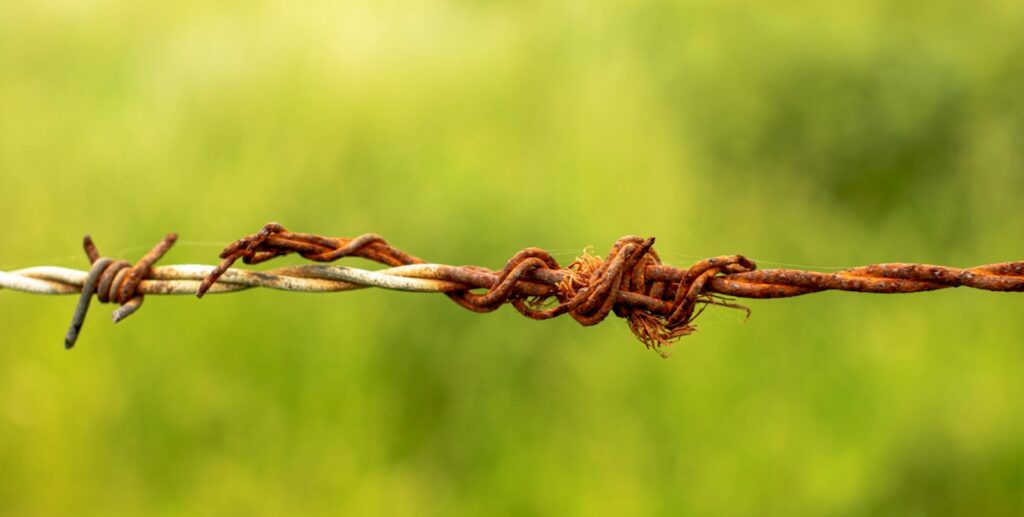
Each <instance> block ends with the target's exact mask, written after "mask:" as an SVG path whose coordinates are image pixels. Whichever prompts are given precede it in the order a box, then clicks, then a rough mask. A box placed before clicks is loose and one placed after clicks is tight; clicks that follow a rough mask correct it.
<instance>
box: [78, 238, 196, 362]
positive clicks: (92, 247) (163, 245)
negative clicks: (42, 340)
mask: <svg viewBox="0 0 1024 517" xmlns="http://www.w3.org/2000/svg"><path fill="white" fill-rule="evenodd" d="M177 240H178V235H177V234H175V233H169V234H167V236H166V237H164V239H163V240H162V241H160V242H159V243H157V245H156V246H154V247H153V249H151V250H149V253H146V254H145V255H144V256H143V257H142V258H141V259H139V262H138V263H136V264H135V265H134V266H132V265H131V264H129V263H128V262H126V261H124V260H113V259H109V258H106V257H101V256H100V253H99V251H97V249H96V244H95V243H93V241H92V237H90V236H88V235H86V236H85V238H84V239H83V243H82V245H83V247H84V248H85V254H86V255H87V256H88V257H89V262H90V263H91V264H92V268H91V269H89V276H88V278H87V279H86V281H85V283H84V284H83V285H82V295H81V296H80V297H79V300H78V306H77V307H76V308H75V313H74V315H73V316H72V317H71V326H70V327H68V333H67V336H65V338H64V348H66V349H70V348H71V347H73V346H75V341H77V340H78V334H79V333H80V332H81V331H82V325H83V324H84V323H85V315H86V313H87V312H88V310H89V302H90V301H91V300H92V295H93V293H96V298H97V299H99V301H100V303H107V302H115V303H118V304H120V307H118V308H117V309H116V310H115V311H114V316H113V319H114V323H117V322H119V321H121V320H123V319H125V318H127V317H128V316H131V315H132V314H134V313H135V311H137V310H139V307H141V306H142V300H143V297H142V296H143V295H142V294H140V293H138V292H137V290H138V287H139V283H140V282H141V281H142V277H143V276H145V275H147V274H148V273H149V268H150V267H152V266H153V264H155V263H156V261H158V260H160V258H161V257H163V256H164V254H165V253H167V251H168V250H170V249H171V246H173V245H174V242H175V241H177Z"/></svg>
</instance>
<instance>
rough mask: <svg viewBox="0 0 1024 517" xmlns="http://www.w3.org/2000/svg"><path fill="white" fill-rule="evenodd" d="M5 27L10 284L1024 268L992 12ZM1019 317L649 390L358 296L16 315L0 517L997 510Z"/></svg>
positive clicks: (970, 321) (531, 334) (809, 350)
mask: <svg viewBox="0 0 1024 517" xmlns="http://www.w3.org/2000/svg"><path fill="white" fill-rule="evenodd" d="M0 11H2V12H0V110H2V113H3V116H2V117H0V204H2V206H3V207H4V208H5V210H6V217H7V220H8V221H9V231H8V235H7V238H6V239H5V243H4V244H3V245H2V246H0V264H3V265H4V268H5V269H12V268H13V267H20V266H25V265H34V264H39V263H44V262H45V263H56V264H58V265H69V266H82V265H84V260H85V259H84V256H79V255H77V249H78V245H79V242H80V238H81V235H82V234H83V233H86V232H89V233H92V234H93V235H94V237H95V238H96V240H97V242H98V244H99V246H100V249H101V251H104V252H105V253H107V254H110V255H117V256H121V255H122V254H124V255H125V257H124V258H129V259H133V258H135V257H137V256H138V254H139V253H141V252H142V250H144V249H145V248H146V247H148V246H149V245H150V244H151V243H152V242H155V241H156V240H157V239H158V238H159V237H160V236H162V235H163V234H164V233H165V232H167V231H169V230H175V231H178V232H179V233H180V234H181V235H182V239H183V243H182V244H183V245H181V246H178V247H177V248H175V249H174V250H173V251H172V252H171V254H170V256H168V258H167V262H168V263H171V262H176V263H177V262H194V263H209V262H211V261H212V260H213V258H214V257H215V255H216V252H217V247H216V246H214V245H211V244H210V243H226V242H228V241H230V240H233V239H235V238H237V237H239V236H241V235H242V234H245V233H249V232H252V231H255V230H256V229H258V228H259V227H260V225H262V224H263V223H265V222H267V221H270V220H278V221H280V222H282V223H284V224H285V225H287V226H288V227H289V228H293V229H295V230H299V231H309V232H318V233H325V234H332V235H354V234H359V233H364V232H376V233H380V234H382V235H384V236H385V237H387V238H388V239H389V240H390V241H391V242H393V243H394V244H395V245H397V246H399V247H401V248H403V249H407V250H409V251H410V252H412V253H415V254H417V255H419V256H422V257H424V258H427V259H429V260H434V261H438V262H449V263H456V264H464V263H474V264H480V265H486V266H491V267H498V266H500V265H501V264H503V263H504V261H505V260H507V258H508V257H509V256H510V254H512V253H513V252H515V251H516V250H518V249H520V248H522V247H525V246H541V247H545V248H549V249H557V250H560V252H561V253H562V254H564V255H560V259H562V258H564V260H565V261H568V260H570V259H571V258H572V256H573V255H574V254H575V253H577V250H581V249H582V248H583V247H584V246H587V245H594V246H595V251H596V252H597V253H604V251H605V249H606V247H607V246H608V245H610V244H611V243H612V242H613V241H614V240H615V239H616V238H617V237H619V236H621V235H624V234H631V233H636V234H641V235H655V236H657V237H658V249H659V250H660V251H661V252H662V253H663V256H665V257H666V258H667V259H668V260H669V261H670V262H672V263H674V264H678V265H685V264H687V263H688V262H690V261H692V260H694V259H696V258H698V257H704V256H708V255H716V254H721V253H736V252H740V253H744V254H747V255H748V256H751V257H753V258H755V259H757V260H759V261H761V262H762V263H763V264H767V265H771V263H784V264H807V265H810V266H812V267H815V268H831V267H841V266H851V265H858V264H863V263H870V262H882V261H894V260H900V261H922V262H932V263H944V264H951V265H974V264H981V263H988V262H994V261H1001V260H1012V259H1020V258H1022V257H1024V253H1022V250H1021V248H1020V245H1019V242H1018V239H1015V238H1014V236H1017V235H1020V234H1021V230H1022V223H1021V219H1020V218H1019V217H1015V214H1016V213H1018V212H1019V204H1020V192H1022V191H1024V175H1021V173H1020V171H1021V167H1022V165H1024V160H1022V154H1021V151H1020V150H1021V149H1022V144H1024V104H1022V103H1021V97H1020V95H1019V93H1018V92H1019V91H1021V89H1022V86H1024V68H1022V65H1021V63H1024V61H1022V60H1021V59H1020V58H1021V56H1022V49H1024V38H1022V37H1021V36H1020V35H1019V30H1017V29H1018V28H1019V27H1020V24H1021V22H1022V21H1024V20H1022V18H1024V9H1022V7H1021V5H1020V4H1019V3H1016V2H995V3H989V4H986V5H985V7H984V8H979V7H978V6H976V5H975V4H971V3H967V2H954V3H951V4H944V5H943V6H937V5H933V4H931V3H925V2H910V3H901V4H900V5H898V6H893V5H890V3H886V2H861V3H856V4H849V5H843V6H839V5H833V4H821V5H811V4H808V3H798V2H788V3H783V4H778V3H775V4H771V5H769V4H758V3H753V2H738V1H737V2H724V3H715V4H697V3H691V2H678V3H675V2H658V1H644V2H613V3H611V4H608V5H602V6H595V5H589V4H580V3H572V2H568V3H542V2H541V3H530V2H526V3H522V2H517V3H507V2H506V3H488V4H484V3H460V2H436V1H423V2H397V1H396V2H392V1H388V2H380V3H374V4H367V5H361V4H344V3H340V4H328V5H318V6H314V5H307V6H298V5H294V4H275V3H260V4H256V5H253V4H249V3H224V4H219V5H213V4H207V3H198V2H186V3H179V4H175V5H173V6H151V5H144V4H138V5H136V4H129V3H125V2H117V1H99V2H92V3H89V2H76V3H69V2H59V1H53V2H18V3H14V4H12V5H6V6H4V7H2V8H0ZM133 250H134V251H133ZM72 254H74V255H72ZM1020 303H1021V302H1020V300H1017V297H1015V296H1013V295H999V294H994V293H978V292H969V291H962V290H956V291H944V292H936V293H927V294H920V295H909V296H899V297H881V296H877V297H876V296H867V295H848V294H839V293H829V294H820V295H815V296H810V297H805V298H799V299H792V300H779V301H753V302H750V306H751V307H752V308H753V311H754V313H753V316H752V318H751V320H750V321H749V322H746V323H744V322H742V320H741V319H739V318H737V317H736V316H735V315H734V314H732V313H730V312H727V311H724V310H723V311H716V310H712V311H710V312H709V314H706V315H705V316H704V317H703V318H702V320H701V321H699V322H698V325H699V327H700V329H701V332H699V333H698V334H696V335H694V336H690V337H688V338H686V339H684V340H683V341H681V342H680V343H679V344H678V345H677V346H676V349H675V351H674V355H673V357H672V358H671V359H669V360H667V361H662V360H660V359H659V358H658V357H657V356H655V355H654V354H651V353H647V352H645V351H644V350H643V349H642V347H641V346H640V345H639V344H638V343H637V342H636V341H635V340H634V339H633V338H632V336H631V335H630V333H629V331H628V329H627V328H626V326H625V325H623V324H621V322H616V321H608V322H605V323H604V324H602V325H599V326H597V327H592V328H580V327H578V326H577V325H575V324H574V323H573V322H572V321H568V320H565V321H557V320H556V321H548V322H532V321H528V320H525V319H523V318H522V317H520V316H519V315H517V314H515V313H514V312H513V311H505V310H502V311H498V312H496V313H493V314H488V315H476V314H471V313H468V312H467V311H464V310H462V309H460V308H458V307H457V306H455V305H454V304H451V303H450V302H448V301H446V300H444V299H443V298H439V297H433V296H416V295H403V294H396V293H381V292H371V291H361V292H358V293H346V294H337V295H301V294H291V293H278V292H255V291H253V292H247V293H241V294H237V295H232V296H223V297H209V298H208V299H204V300H203V301H202V302H199V301H197V300H195V299H194V298H191V297H180V298H153V299H148V300H147V301H146V306H145V307H144V309H143V310H142V311H141V312H140V314H139V315H137V316H135V317H133V318H131V319H129V320H126V321H125V322H123V323H122V324H119V325H118V326H117V327H116V328H115V327H113V326H112V325H111V324H110V323H109V320H107V316H106V314H105V312H106V310H108V309H109V308H108V307H99V306H98V307H95V308H94V314H92V315H91V318H90V320H89V321H88V322H87V324H86V327H85V330H84V334H83V338H82V341H81V342H80V347H79V348H78V349H76V350H75V351H74V352H72V353H63V351H62V350H61V349H60V346H59V339H60V337H61V336H62V335H63V332H64V328H63V326H64V325H65V324H66V322H67V320H68V318H69V317H70V312H71V308H72V305H73V300H71V299H68V298H64V299H58V298H46V297H30V296H27V295H19V294H15V293H7V292H4V293H0V319H2V322H3V325H2V326H0V345H2V346H0V479H2V480H3V482H2V483H0V513H2V514H4V515H66V514H76V515H106V514H111V513H118V514H145V515H161V514H165V515H177V514H183V513H197V514H215V515H219V514H224V513H243V512H244V513H252V514H271V515H272V514H281V513H285V512H288V513H312V514H336V513H346V514H348V513H352V514H409V515H423V514H441V515H448V514H462V515H478V514H481V513H495V512H497V513H512V514H552V515H554V514H557V515H563V514H567V515H593V514H614V515H622V514H639V515H648V514H679V513H684V514H702V515H723V514H724V515H754V514H756V515H773V514H777V515H793V514H832V515H834V514H839V515H878V514H883V515H885V514H890V515H907V514H934V513H952V514H972V515H978V514H991V515H1006V514H1013V513H1020V512H1021V510H1022V507H1024V498H1022V496H1021V494H1024V453H1022V451H1024V441H1022V439H1021V436H1024V433H1022V431H1024V412H1022V410H1021V408H1020V405H1019V404H1018V401H1019V400H1020V399H1021V396H1022V395H1024V383H1022V381H1021V377H1020V375H1019V372H1018V371H1017V370H1018V368H1017V366H1018V365H1020V364H1022V360H1024V357H1022V356H1024V351H1022V349H1021V346H1020V342H1021V336H1024V323H1022V322H1021V319H1020V318H1019V317H1018V313H1019V312H1020V311H1019V308H1020Z"/></svg>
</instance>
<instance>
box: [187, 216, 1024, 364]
mask: <svg viewBox="0 0 1024 517" xmlns="http://www.w3.org/2000/svg"><path fill="white" fill-rule="evenodd" d="M653 244H654V238H653V237H650V238H646V239H644V238H641V237H636V236H628V237H623V238H621V239H619V240H618V241H617V242H616V243H615V244H614V246H612V249H611V251H610V252H609V253H608V255H607V257H606V258H604V259H603V260H602V259H600V258H597V257H593V256H589V255H586V254H585V255H584V256H583V257H581V258H579V259H577V260H576V261H575V262H573V263H572V264H570V265H569V266H568V267H566V268H562V267H561V266H560V265H559V263H558V261H556V260H555V258H554V257H552V256H551V254H550V253H548V252H546V251H544V250H542V249H539V248H526V249H524V250H522V251H520V252H518V253H516V254H515V255H514V256H513V257H512V258H511V259H510V260H509V261H508V263H506V264H505V267H503V268H502V269H500V270H498V271H492V270H490V269H486V268H481V267H477V266H463V267H453V266H436V267H434V268H431V269H430V270H429V278H430V279H434V280H442V281H445V282H448V283H454V284H461V285H463V286H465V289H462V290H456V291H449V292H447V293H446V294H447V295H448V296H449V297H450V298H451V299H452V300H454V301H455V302H456V303H458V304H459V305H461V306H462V307H465V308H466V309H469V310H471V311H474V312H490V311H493V310H495V309H497V308H498V307H500V306H501V305H504V304H506V303H509V304H511V305H512V306H513V307H515V308H516V310H518V311H519V312H520V313H522V314H523V315H525V316H527V317H529V318H532V319H537V320H543V319H549V318H554V317H557V316H560V315H563V314H569V315H570V316H571V317H572V318H573V319H575V320H576V321H577V322H579V323H580V324H582V325H594V324H597V323H599V322H601V321H603V320H604V319H605V318H606V317H607V316H608V315H609V314H611V313H614V314H615V315H617V316H619V317H623V318H626V319H627V320H628V322H629V326H630V328H631V329H632V331H633V333H634V334H636V336H637V337H638V338H639V339H640V340H641V341H642V342H643V343H644V344H645V345H647V346H648V347H653V348H658V347H661V346H665V345H669V344H670V343H671V342H672V341H673V340H675V339H677V338H679V337H681V336H684V335H686V334H689V333H691V332H692V331H693V330H694V327H693V325H692V321H693V319H694V318H695V317H696V316H697V315H699V314H700V312H701V311H702V310H703V309H704V307H706V306H707V305H709V304H715V305H724V306H727V307H733V308H740V309H744V310H746V308H745V307H742V306H740V305H736V304H734V303H732V302H731V301H730V300H729V299H728V298H724V297H741V298H783V297H790V296H799V295H804V294H809V293H814V292H819V291H825V290H841V291H855V292H868V293H912V292H920V291H931V290H936V289H944V288H950V287H959V286H965V287H972V288H976V289H984V290H989V291H1024V262H1008V263H1002V264H992V265H986V266H979V267H975V268H969V269H959V268H952V267H945V266H933V265H926V264H901V263H897V264H877V265H871V266H864V267H859V268H853V269H847V270H843V271H838V272H834V273H821V272H815V271H800V270H790V269H774V270H757V269H756V266H755V264H754V262H753V261H751V260H749V259H747V258H745V257H743V256H741V255H727V256H720V257H713V258H708V259H705V260H702V261H700V262H697V263H696V264H694V265H692V266H690V267H689V268H686V269H678V268H673V267H669V266H665V265H663V264H662V263H661V260H660V259H659V257H658V254H657V252H656V251H655V250H654V249H653ZM289 253H298V254H300V255H301V256H302V257H304V258H306V259H309V260H312V261H316V262H332V261H335V260H338V259H340V258H343V257H349V256H353V257H361V258H365V259H369V260H372V261H375V262H378V263H381V264H385V265H388V266H392V267H397V266H407V265H412V264H424V261H423V260H421V259H419V258H417V257H415V256H412V255H409V254H408V253H405V252H403V251H401V250H399V249H397V248H394V247H393V246H391V245H390V244H388V243H387V241H385V240H384V239H383V238H381V237H380V236H378V235H374V234H366V235H362V236H359V237H355V238H344V237H325V236H320V235H313V234H307V233H297V232H290V231H288V230H286V229H285V228H284V227H282V226H281V225H279V224H276V223H271V224H268V225H266V226H265V227H264V228H263V229H262V230H260V231H259V232H258V233H256V234H253V235H250V236H247V237H243V238H242V239H239V240H238V241H236V242H234V243H232V244H230V245H228V246H227V247H226V248H225V249H224V250H223V252H222V253H221V255H220V256H221V258H222V259H223V261H222V262H221V263H220V264H219V265H218V266H217V267H216V268H214V270H213V271H212V272H211V273H210V274H209V275H208V276H207V277H206V278H205V280H203V282H202V284H201V285H200V287H199V290H198V292H197V295H198V296H200V297H202V296H203V294H204V293H206V291H207V290H208V289H210V288H211V287H212V286H213V285H215V283H216V282H217V280H218V278H220V277H221V275H223V274H224V273H225V272H226V271H228V269H229V268H230V267H231V266H232V265H233V264H234V263H235V262H236V261H237V260H239V259H241V260H242V261H243V262H244V263H246V264H257V263H260V262H265V261H267V260H270V259H273V258H275V257H279V256H282V255H287V254H289ZM477 289H486V291H484V292H474V290H477ZM748 313H749V311H748Z"/></svg>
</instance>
